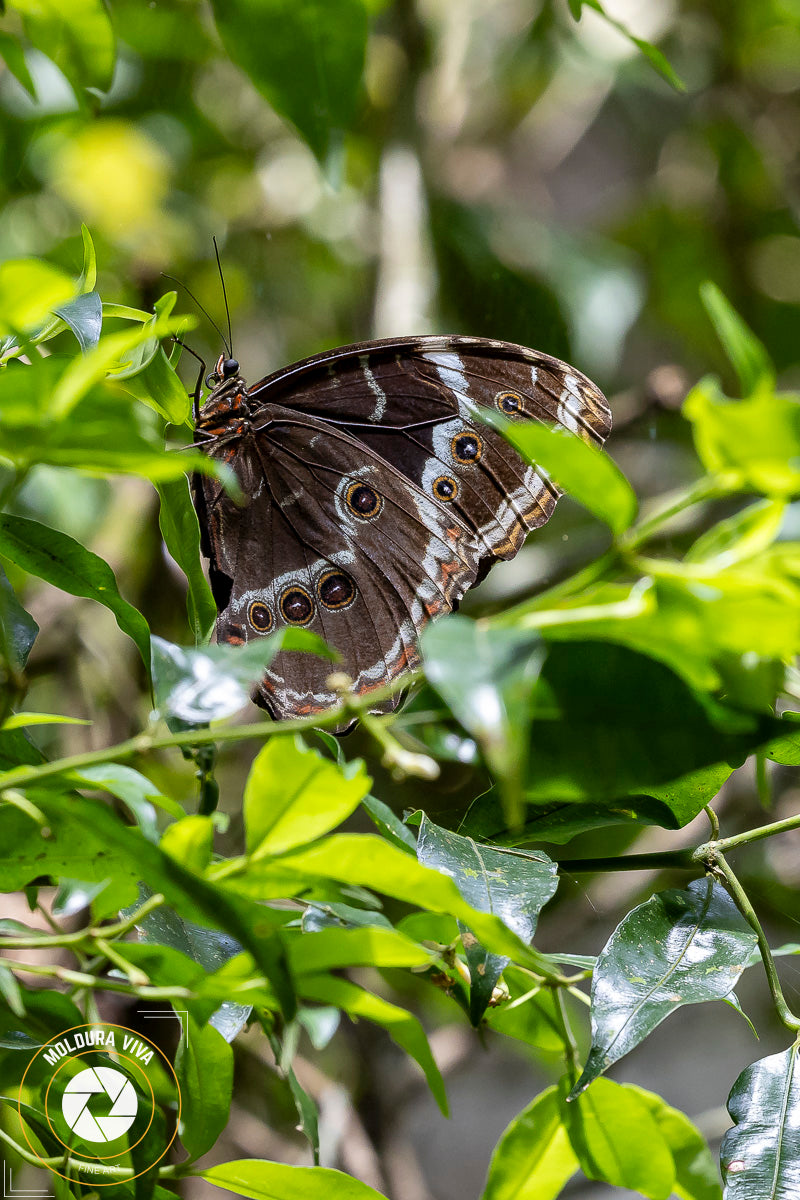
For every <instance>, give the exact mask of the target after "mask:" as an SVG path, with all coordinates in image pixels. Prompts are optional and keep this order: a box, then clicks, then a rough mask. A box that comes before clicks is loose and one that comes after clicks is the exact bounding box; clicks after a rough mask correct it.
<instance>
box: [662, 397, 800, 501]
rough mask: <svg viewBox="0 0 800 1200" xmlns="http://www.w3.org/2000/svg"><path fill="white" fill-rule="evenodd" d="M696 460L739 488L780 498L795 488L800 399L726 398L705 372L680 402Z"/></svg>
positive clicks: (798, 486)
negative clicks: (690, 431)
mask: <svg viewBox="0 0 800 1200" xmlns="http://www.w3.org/2000/svg"><path fill="white" fill-rule="evenodd" d="M683 412H684V415H685V416H686V417H687V419H688V420H689V421H691V422H692V426H693V430H692V432H693V434H694V443H695V448H696V450H697V453H698V455H699V457H700V461H701V462H702V464H703V466H704V467H705V468H706V470H707V471H708V472H709V473H710V474H712V475H721V476H723V477H726V478H727V480H729V481H730V485H731V486H732V487H733V486H735V487H738V488H740V489H741V490H744V491H747V490H752V491H755V492H762V493H763V494H764V495H766V496H774V497H776V498H785V497H787V496H792V495H795V494H796V493H798V492H800V403H798V401H797V399H796V398H795V397H794V396H790V395H782V396H776V395H773V394H772V393H764V392H759V393H757V394H756V395H755V396H753V397H751V398H750V399H748V400H729V399H727V397H726V396H724V395H723V394H722V392H721V391H720V389H719V385H718V384H717V383H716V381H715V380H713V379H710V378H705V379H701V380H700V382H699V383H698V384H697V385H696V387H694V388H692V390H691V392H690V393H689V395H688V396H687V397H686V400H685V401H684V404H683Z"/></svg>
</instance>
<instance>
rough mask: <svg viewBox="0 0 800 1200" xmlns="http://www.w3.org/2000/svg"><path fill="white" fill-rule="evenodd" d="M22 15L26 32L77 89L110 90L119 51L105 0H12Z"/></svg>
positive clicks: (11, 3)
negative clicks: (117, 50) (67, 2)
mask: <svg viewBox="0 0 800 1200" xmlns="http://www.w3.org/2000/svg"><path fill="white" fill-rule="evenodd" d="M9 4H10V6H11V7H12V8H14V9H16V10H17V12H18V13H20V14H21V15H22V21H23V25H24V28H25V33H26V34H27V36H28V37H29V38H30V40H31V42H32V43H33V45H34V46H35V47H36V49H37V50H41V51H42V53H43V54H46V55H47V57H48V58H51V59H52V60H53V62H54V63H55V64H56V66H57V67H59V68H60V70H61V71H63V73H64V75H65V76H66V77H67V79H68V80H69V82H70V83H71V84H72V86H73V88H74V89H75V90H76V92H80V91H81V89H83V88H88V87H93V88H99V90H100V91H101V92H106V91H108V89H109V87H110V86H111V76H112V74H113V71H114V60H115V58H116V51H115V47H114V32H113V30H112V27H111V19H110V17H109V15H108V12H107V10H106V8H105V5H104V4H103V3H102V0H69V4H62V3H60V0H9Z"/></svg>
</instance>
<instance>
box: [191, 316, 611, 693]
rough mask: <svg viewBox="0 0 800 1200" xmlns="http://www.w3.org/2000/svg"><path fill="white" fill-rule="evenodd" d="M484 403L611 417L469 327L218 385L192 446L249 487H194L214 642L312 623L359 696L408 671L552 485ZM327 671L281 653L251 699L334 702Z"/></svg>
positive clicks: (540, 366)
mask: <svg viewBox="0 0 800 1200" xmlns="http://www.w3.org/2000/svg"><path fill="white" fill-rule="evenodd" d="M223 393H224V394H223ZM482 408H484V409H486V408H488V409H491V410H494V411H499V412H501V413H503V414H505V415H506V416H508V417H510V418H511V419H517V420H524V419H538V420H543V421H549V422H553V423H555V422H557V423H560V424H561V425H563V426H565V427H566V428H568V429H570V430H571V431H572V432H573V433H575V434H576V435H577V436H580V437H583V438H585V439H587V440H589V439H591V440H595V441H598V442H601V441H602V440H603V438H604V437H605V435H606V434H607V433H608V430H609V428H610V414H609V410H608V405H607V404H606V401H605V399H604V397H603V396H602V394H601V393H600V392H599V391H598V390H597V388H595V387H594V385H593V384H592V383H591V382H590V381H589V380H588V379H587V378H586V377H585V376H583V375H581V374H580V373H579V372H577V371H574V370H573V369H572V368H571V367H569V366H567V365H566V364H565V363H562V362H560V361H559V360H557V359H553V358H550V357H548V356H547V355H543V354H536V353H535V352H533V351H530V350H526V349H524V348H523V347H518V346H512V345H508V344H506V343H502V342H491V341H485V340H482V339H477V338H460V337H452V338H405V339H399V340H397V341H387V342H371V343H362V344H360V345H358V346H351V347H344V348H342V349H339V350H334V351H331V352H329V353H327V354H322V355H317V356H315V357H313V358H310V359H307V360H305V361H304V362H302V363H298V364H295V365H294V366H291V367H288V368H286V369H285V370H283V371H280V372H277V373H276V374H275V375H271V376H269V377H267V378H266V379H264V380H262V381H261V382H260V383H257V384H255V385H254V386H253V387H251V388H250V389H248V390H245V387H244V384H243V383H242V385H241V387H240V388H238V390H237V388H236V387H232V385H231V381H230V380H228V381H227V383H226V384H222V383H221V384H220V385H218V387H217V388H215V389H214V391H213V392H212V395H211V397H210V398H209V401H208V402H207V404H206V405H205V406H204V408H203V410H202V413H201V418H200V421H199V422H198V444H199V445H201V447H202V448H203V449H204V450H205V452H206V453H208V454H210V455H213V456H214V457H219V458H223V459H225V460H226V461H227V462H229V463H230V464H231V465H232V466H233V468H234V469H235V471H236V473H237V475H238V478H239V481H240V484H241V487H242V491H243V492H244V494H245V496H246V497H247V501H246V504H245V505H244V507H239V506H237V505H236V504H235V503H234V502H233V501H232V500H231V499H230V497H229V496H228V495H227V494H226V493H225V492H224V491H222V490H221V489H220V488H219V485H218V484H217V483H216V482H214V481H211V480H207V479H205V478H203V479H201V480H199V481H198V483H197V484H196V493H197V502H198V512H199V515H200V519H201V526H203V528H204V549H205V550H206V553H207V554H208V555H209V558H210V567H211V569H210V577H211V583H212V588H213V589H214V594H215V598H216V599H217V604H218V607H219V609H220V615H219V620H218V625H217V636H218V639H219V640H221V641H231V642H240V641H249V640H252V639H253V638H255V637H259V636H264V635H265V634H267V633H270V632H272V631H273V630H274V629H276V628H279V627H281V626H283V625H302V626H307V627H308V628H311V629H313V630H314V631H315V632H317V633H319V634H320V635H321V636H322V637H323V638H324V639H325V640H326V641H327V642H328V643H329V645H331V646H332V647H334V648H335V649H336V650H338V651H339V653H340V654H341V656H342V665H341V669H343V670H344V671H345V672H346V673H347V674H348V675H349V676H350V677H351V678H352V680H353V686H354V689H355V691H356V692H358V693H359V694H365V693H368V692H369V691H371V690H375V689H377V688H380V687H381V686H382V685H383V684H385V683H387V682H388V681H389V680H391V679H393V678H395V677H396V676H397V675H398V674H399V673H401V672H402V671H404V670H407V669H409V668H410V667H413V666H414V665H416V663H417V661H418V654H417V639H418V636H419V633H420V631H421V629H422V628H423V627H424V626H425V624H426V623H427V622H428V621H429V620H431V619H433V618H434V617H436V616H439V615H440V614H441V613H445V612H448V611H451V610H452V609H453V608H455V607H456V606H457V605H458V602H459V601H460V599H461V597H462V596H463V594H464V592H465V591H466V590H467V589H468V588H469V587H471V586H473V584H474V583H476V582H477V581H479V580H480V579H481V578H482V577H483V576H484V575H485V573H486V571H487V570H488V569H489V567H490V566H491V565H492V563H494V562H495V561H497V559H498V558H510V557H511V556H512V555H513V554H515V553H516V551H517V550H518V549H519V546H520V545H521V544H522V541H523V539H524V536H525V534H526V533H527V531H528V530H529V529H533V528H536V527H538V526H539V525H541V524H543V523H544V522H545V521H546V520H547V519H548V517H549V516H550V514H551V513H552V511H553V508H554V506H555V502H556V499H557V497H558V491H557V489H556V488H555V486H554V485H553V484H552V483H551V481H550V480H548V479H547V477H546V475H545V474H544V473H543V472H538V471H536V470H535V469H534V468H533V467H531V466H529V465H528V464H526V463H525V462H523V460H522V459H521V458H520V456H519V455H518V454H517V452H516V451H515V450H514V449H513V448H512V447H511V446H510V445H509V444H508V443H507V442H506V441H505V439H504V438H503V437H502V436H501V435H500V434H499V433H497V432H496V431H495V430H494V429H492V428H491V427H489V426H488V425H487V424H485V422H484V421H482V420H481V417H480V410H481V409H482ZM330 670H331V667H330V664H329V663H327V662H325V661H324V660H322V659H319V658H316V657H315V656H312V655H301V654H299V653H284V654H281V655H279V656H278V658H277V659H276V660H275V661H274V662H273V664H272V668H271V670H270V671H269V672H268V674H267V675H266V676H265V678H264V680H263V681H262V684H261V685H260V687H259V689H258V694H257V696H256V699H257V701H258V702H259V703H261V704H262V705H263V706H264V707H266V708H267V709H268V710H269V711H270V712H271V713H272V715H273V716H275V717H285V716H295V715H304V714H310V713H315V712H321V711H324V710H325V709H326V708H328V707H330V706H331V705H332V704H334V703H335V701H336V696H335V694H334V693H333V692H332V691H331V689H330V687H329V686H328V684H327V677H328V675H329V672H330ZM396 702H397V700H396V697H393V698H392V699H391V700H389V701H386V702H384V703H382V704H380V705H378V706H376V709H375V711H379V710H380V711H385V710H386V709H387V708H388V707H391V706H393V705H394V704H395V703H396Z"/></svg>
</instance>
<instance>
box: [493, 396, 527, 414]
mask: <svg viewBox="0 0 800 1200" xmlns="http://www.w3.org/2000/svg"><path fill="white" fill-rule="evenodd" d="M494 402H495V404H496V405H497V407H498V408H499V409H500V412H503V413H506V414H507V415H508V416H511V417H513V416H514V415H515V413H520V412H522V397H521V396H518V395H517V393H516V392H498V393H497V395H496V396H495V398H494Z"/></svg>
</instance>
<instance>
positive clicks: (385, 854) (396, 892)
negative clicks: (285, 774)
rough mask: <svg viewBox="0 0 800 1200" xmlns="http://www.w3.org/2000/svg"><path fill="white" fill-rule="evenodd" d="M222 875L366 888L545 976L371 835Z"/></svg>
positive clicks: (491, 922)
mask: <svg viewBox="0 0 800 1200" xmlns="http://www.w3.org/2000/svg"><path fill="white" fill-rule="evenodd" d="M0 782H2V779H1V777H0ZM222 870H223V871H224V874H225V882H226V884H227V885H228V886H229V887H231V888H235V889H236V891H238V892H241V893H244V894H246V895H253V896H258V897H260V898H262V899H269V898H270V897H273V896H274V897H277V896H279V895H283V896H285V895H287V889H289V890H291V889H293V888H294V889H300V888H303V887H304V886H307V884H308V881H309V880H313V879H314V878H319V879H330V880H336V881H337V882H340V883H342V884H346V885H349V886H351V887H352V886H354V885H355V886H358V887H366V888H370V889H372V890H374V891H376V892H380V893H382V894H383V895H386V896H394V897H395V898H396V899H398V900H404V901H406V902H407V903H409V904H413V905H414V906H415V907H417V908H427V909H430V910H431V911H433V912H440V913H447V914H448V915H451V916H454V917H456V918H457V919H458V920H460V921H463V922H464V924H465V925H467V926H468V927H469V928H470V929H471V930H472V931H473V933H474V934H475V935H476V937H478V938H480V940H481V942H482V943H483V944H484V945H485V946H486V947H487V949H489V950H491V951H493V952H494V953H496V954H506V955H508V957H509V958H513V959H514V960H515V961H517V962H523V963H525V964H526V965H530V966H532V967H534V969H536V968H539V969H543V970H544V973H545V974H547V973H548V969H547V965H546V960H545V959H544V957H543V956H542V955H540V954H538V953H537V952H536V951H535V950H532V949H530V948H529V947H528V946H526V945H525V943H524V942H523V941H521V940H520V938H519V937H517V935H516V934H515V933H513V932H512V931H511V930H510V929H509V928H508V926H507V925H506V924H504V922H503V921H502V920H501V919H500V918H499V917H498V916H496V915H495V914H493V913H483V912H479V911H478V910H477V909H475V908H473V907H472V906H471V905H470V904H468V903H467V902H466V900H464V898H463V897H462V895H461V893H460V892H459V890H458V888H457V887H456V885H455V883H454V882H453V880H452V879H448V878H447V876H445V875H442V874H440V873H439V872H438V871H432V870H429V869H428V868H427V867H423V866H422V865H421V864H420V863H418V862H417V861H416V860H415V859H413V858H412V857H411V856H410V855H409V854H406V852H405V851H404V850H400V849H398V848H397V847H395V846H392V845H390V844H389V843H388V842H386V841H384V839H383V838H380V837H377V836H376V835H374V834H350V833H339V834H333V835H331V836H330V837H327V838H324V839H323V840H322V841H319V842H317V843H315V844H314V845H312V846H309V847H308V848H307V849H302V850H294V851H290V852H289V853H288V854H285V855H284V856H283V857H282V858H276V859H270V860H258V859H257V860H255V861H253V860H241V862H240V866H239V867H238V869H237V871H236V873H233V872H232V871H231V870H230V864H226V866H225V867H223V868H222ZM213 874H214V869H213V868H212V869H211V872H210V875H211V876H212V877H213Z"/></svg>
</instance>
